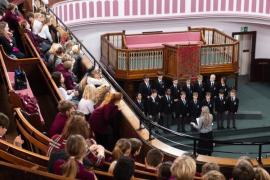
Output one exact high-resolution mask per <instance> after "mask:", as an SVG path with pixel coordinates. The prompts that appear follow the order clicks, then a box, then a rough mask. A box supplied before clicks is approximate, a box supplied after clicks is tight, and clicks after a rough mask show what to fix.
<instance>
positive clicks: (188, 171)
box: [171, 155, 196, 180]
mask: <svg viewBox="0 0 270 180" xmlns="http://www.w3.org/2000/svg"><path fill="white" fill-rule="evenodd" d="M171 173H172V176H173V177H174V178H175V179H176V180H182V179H184V180H193V178H194V176H195V174H196V163H195V161H194V159H192V158H191V157H190V156H187V155H182V156H179V157H178V158H176V159H175V160H174V162H173V164H172V166H171Z"/></svg>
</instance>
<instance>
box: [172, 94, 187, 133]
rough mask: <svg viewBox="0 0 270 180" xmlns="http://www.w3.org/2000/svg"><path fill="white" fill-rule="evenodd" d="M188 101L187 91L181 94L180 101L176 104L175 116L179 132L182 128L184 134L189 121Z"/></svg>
mask: <svg viewBox="0 0 270 180" xmlns="http://www.w3.org/2000/svg"><path fill="white" fill-rule="evenodd" d="M188 108H189V107H188V101H187V99H186V93H185V91H182V92H181V95H180V99H179V100H178V101H177V102H176V104H175V114H176V121H177V131H180V126H181V130H182V132H186V130H185V123H186V121H187V117H188V116H189V112H188Z"/></svg>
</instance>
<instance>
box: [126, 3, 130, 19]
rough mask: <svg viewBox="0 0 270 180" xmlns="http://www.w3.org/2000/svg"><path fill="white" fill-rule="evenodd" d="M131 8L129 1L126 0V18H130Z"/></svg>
mask: <svg viewBox="0 0 270 180" xmlns="http://www.w3.org/2000/svg"><path fill="white" fill-rule="evenodd" d="M129 7H130V2H129V0H125V16H129V15H130V10H129Z"/></svg>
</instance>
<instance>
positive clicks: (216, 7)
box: [213, 0, 220, 11]
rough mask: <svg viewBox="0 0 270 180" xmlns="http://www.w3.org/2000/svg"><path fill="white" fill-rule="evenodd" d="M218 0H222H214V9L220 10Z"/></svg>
mask: <svg viewBox="0 0 270 180" xmlns="http://www.w3.org/2000/svg"><path fill="white" fill-rule="evenodd" d="M218 1H220V0H214V8H213V10H214V11H217V10H218Z"/></svg>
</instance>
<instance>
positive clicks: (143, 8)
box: [141, 0, 146, 15]
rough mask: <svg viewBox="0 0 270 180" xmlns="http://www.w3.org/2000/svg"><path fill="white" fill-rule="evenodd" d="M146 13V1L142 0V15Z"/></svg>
mask: <svg viewBox="0 0 270 180" xmlns="http://www.w3.org/2000/svg"><path fill="white" fill-rule="evenodd" d="M145 13H146V1H145V0H141V15H145Z"/></svg>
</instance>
